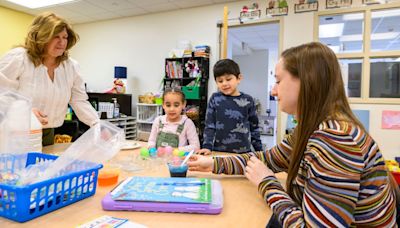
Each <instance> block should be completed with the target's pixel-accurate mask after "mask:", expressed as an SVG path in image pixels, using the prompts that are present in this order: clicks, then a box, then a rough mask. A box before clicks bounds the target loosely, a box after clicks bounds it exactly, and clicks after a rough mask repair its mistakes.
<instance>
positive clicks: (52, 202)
mask: <svg viewBox="0 0 400 228" xmlns="http://www.w3.org/2000/svg"><path fill="white" fill-rule="evenodd" d="M55 159H57V156H54V155H48V154H42V153H28V158H27V160H26V166H28V165H31V164H35V163H37V162H40V161H43V160H55ZM3 162H4V161H3ZM8 162H12V164H13V166H14V164H15V163H17V162H18V159H13V161H8ZM79 163H80V164H83V165H84V164H86V165H87V164H88V163H87V162H79ZM1 165H2V164H0V167H1ZM78 165H79V164H78ZM3 166H4V164H3ZM100 168H102V165H101V164H98V165H96V166H95V167H94V168H90V169H87V170H83V171H79V172H74V173H70V174H68V175H64V176H61V177H57V178H53V179H50V180H46V181H42V182H38V183H35V184H31V185H26V186H14V185H7V184H0V216H2V217H5V218H8V219H11V220H14V221H17V222H26V221H29V220H31V219H34V218H36V217H39V216H41V215H44V214H47V213H49V212H51V211H54V210H57V209H59V208H61V207H65V206H67V205H70V204H72V203H75V202H77V201H79V200H82V199H85V198H87V197H89V196H92V195H94V194H95V192H96V185H97V176H98V171H99V169H100Z"/></svg>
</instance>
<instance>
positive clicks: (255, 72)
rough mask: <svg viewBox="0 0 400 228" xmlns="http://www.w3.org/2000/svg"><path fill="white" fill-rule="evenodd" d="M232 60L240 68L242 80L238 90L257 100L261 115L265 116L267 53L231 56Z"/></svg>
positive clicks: (255, 52)
mask: <svg viewBox="0 0 400 228" xmlns="http://www.w3.org/2000/svg"><path fill="white" fill-rule="evenodd" d="M233 60H234V61H235V62H237V63H238V64H239V66H240V71H241V73H242V75H243V80H242V81H241V82H240V84H239V87H238V88H239V90H240V91H242V92H244V93H247V94H249V95H251V96H252V97H254V98H257V99H258V100H259V101H260V103H261V112H260V114H261V115H265V109H266V108H267V102H268V100H269V95H268V77H267V75H268V52H267V51H266V50H263V51H253V53H252V54H251V55H240V56H233Z"/></svg>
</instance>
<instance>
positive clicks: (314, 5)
mask: <svg viewBox="0 0 400 228" xmlns="http://www.w3.org/2000/svg"><path fill="white" fill-rule="evenodd" d="M311 11H318V1H317V0H307V1H306V0H299V1H298V4H294V13H305V12H311Z"/></svg>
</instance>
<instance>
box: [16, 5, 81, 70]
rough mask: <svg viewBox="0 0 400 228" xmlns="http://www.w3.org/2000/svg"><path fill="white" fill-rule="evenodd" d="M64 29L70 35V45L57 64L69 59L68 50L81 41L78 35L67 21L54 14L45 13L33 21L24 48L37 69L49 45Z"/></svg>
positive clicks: (58, 58)
mask: <svg viewBox="0 0 400 228" xmlns="http://www.w3.org/2000/svg"><path fill="white" fill-rule="evenodd" d="M64 28H65V29H66V30H67V33H68V44H67V48H66V50H65V52H64V53H63V55H61V56H59V57H57V59H56V61H57V63H61V62H62V61H64V60H67V59H68V50H69V49H71V48H72V47H73V46H74V45H75V44H76V42H77V41H78V40H79V36H78V34H76V33H75V32H74V30H73V29H72V27H71V25H70V24H69V23H68V22H67V21H66V20H64V19H63V18H61V17H59V16H57V15H55V14H54V13H49V12H45V13H42V14H40V15H38V16H37V17H35V19H33V22H32V24H31V26H30V27H29V32H28V35H27V37H26V38H25V45H23V47H24V48H26V49H27V53H28V56H29V59H30V60H31V61H32V62H33V64H34V65H35V66H36V67H37V66H39V65H40V64H42V61H43V57H44V55H45V48H46V45H47V43H48V42H50V40H51V39H52V38H53V37H54V36H56V35H57V34H58V33H60V32H62V31H63V30H64Z"/></svg>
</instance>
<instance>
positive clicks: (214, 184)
mask: <svg viewBox="0 0 400 228" xmlns="http://www.w3.org/2000/svg"><path fill="white" fill-rule="evenodd" d="M102 207H103V209H104V210H111V211H118V210H124V211H148V212H180V213H201V214H219V213H221V211H222V207H223V194H222V186H221V183H220V182H219V181H217V180H210V179H205V178H161V177H131V178H128V179H127V180H125V181H123V182H122V183H121V184H120V185H119V186H117V187H116V188H115V189H114V190H113V191H111V192H110V193H108V194H107V195H106V196H105V197H104V199H103V200H102Z"/></svg>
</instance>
